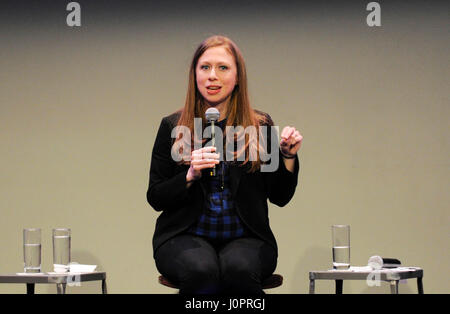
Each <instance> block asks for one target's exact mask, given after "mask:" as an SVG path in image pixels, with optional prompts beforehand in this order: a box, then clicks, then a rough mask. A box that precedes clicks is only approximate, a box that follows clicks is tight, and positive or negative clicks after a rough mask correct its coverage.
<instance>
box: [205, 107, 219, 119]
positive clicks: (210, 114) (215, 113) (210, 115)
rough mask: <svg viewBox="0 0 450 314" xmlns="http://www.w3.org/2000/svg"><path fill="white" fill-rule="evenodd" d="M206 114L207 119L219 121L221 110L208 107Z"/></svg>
mask: <svg viewBox="0 0 450 314" xmlns="http://www.w3.org/2000/svg"><path fill="white" fill-rule="evenodd" d="M205 116H206V120H208V122H211V121H217V120H219V116H220V113H219V110H217V109H216V108H208V109H207V110H206V111H205Z"/></svg>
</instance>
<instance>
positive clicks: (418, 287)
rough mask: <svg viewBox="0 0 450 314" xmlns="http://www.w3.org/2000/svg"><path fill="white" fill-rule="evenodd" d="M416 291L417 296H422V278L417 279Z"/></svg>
mask: <svg viewBox="0 0 450 314" xmlns="http://www.w3.org/2000/svg"><path fill="white" fill-rule="evenodd" d="M417 291H418V292H419V294H423V284H422V277H417Z"/></svg>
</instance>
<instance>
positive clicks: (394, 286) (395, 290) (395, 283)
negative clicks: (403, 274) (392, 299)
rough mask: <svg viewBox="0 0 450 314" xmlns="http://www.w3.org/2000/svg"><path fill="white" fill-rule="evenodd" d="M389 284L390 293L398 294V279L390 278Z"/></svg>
mask: <svg viewBox="0 0 450 314" xmlns="http://www.w3.org/2000/svg"><path fill="white" fill-rule="evenodd" d="M390 285H391V294H398V280H392V281H391V282H390Z"/></svg>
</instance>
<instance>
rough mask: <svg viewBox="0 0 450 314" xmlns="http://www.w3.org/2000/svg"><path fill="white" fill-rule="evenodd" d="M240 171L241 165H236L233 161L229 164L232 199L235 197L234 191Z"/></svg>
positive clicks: (239, 177) (241, 169)
mask: <svg viewBox="0 0 450 314" xmlns="http://www.w3.org/2000/svg"><path fill="white" fill-rule="evenodd" d="M242 171H243V167H238V166H237V165H235V164H233V163H231V164H230V187H231V194H232V195H233V198H234V199H236V192H237V189H238V187H239V182H240V181H241V176H242Z"/></svg>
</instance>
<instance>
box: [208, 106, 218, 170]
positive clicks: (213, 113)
mask: <svg viewBox="0 0 450 314" xmlns="http://www.w3.org/2000/svg"><path fill="white" fill-rule="evenodd" d="M205 116H206V120H207V121H208V122H209V123H211V144H212V146H214V147H215V146H216V133H215V130H214V128H215V124H214V123H215V122H216V121H217V120H219V117H220V113H219V110H217V109H216V108H208V109H207V110H206V111H205ZM216 151H217V150H216ZM209 175H210V176H211V177H215V176H216V175H217V173H216V165H214V167H213V168H211V169H210V171H209Z"/></svg>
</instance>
